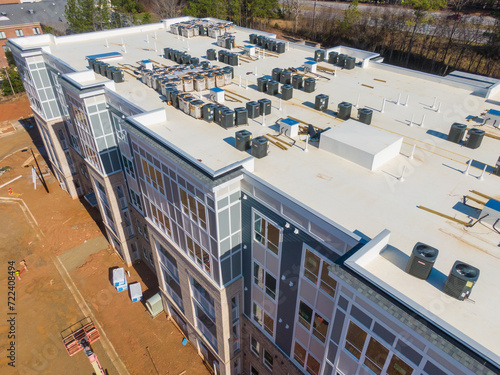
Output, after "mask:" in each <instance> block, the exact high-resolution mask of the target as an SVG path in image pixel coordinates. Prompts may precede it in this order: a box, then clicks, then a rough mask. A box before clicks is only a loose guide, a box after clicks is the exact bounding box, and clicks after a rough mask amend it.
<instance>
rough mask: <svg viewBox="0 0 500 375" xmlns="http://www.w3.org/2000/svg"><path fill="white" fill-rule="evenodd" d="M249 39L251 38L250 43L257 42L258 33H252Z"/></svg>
mask: <svg viewBox="0 0 500 375" xmlns="http://www.w3.org/2000/svg"><path fill="white" fill-rule="evenodd" d="M248 39H249V40H250V43H252V44H257V34H250V35H249V36H248Z"/></svg>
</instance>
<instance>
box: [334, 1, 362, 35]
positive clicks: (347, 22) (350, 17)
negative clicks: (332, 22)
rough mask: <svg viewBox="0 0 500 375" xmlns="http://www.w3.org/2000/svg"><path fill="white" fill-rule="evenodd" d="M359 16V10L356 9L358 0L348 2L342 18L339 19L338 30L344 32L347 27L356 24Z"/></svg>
mask: <svg viewBox="0 0 500 375" xmlns="http://www.w3.org/2000/svg"><path fill="white" fill-rule="evenodd" d="M360 18H361V12H360V11H359V9H358V1H357V0H354V1H353V2H352V3H350V4H349V7H348V8H347V9H346V10H345V12H344V18H343V19H342V21H339V26H340V30H341V32H342V33H344V34H345V33H346V32H347V31H349V29H350V28H351V27H352V26H353V25H354V24H356V23H357V22H358V21H359V20H360Z"/></svg>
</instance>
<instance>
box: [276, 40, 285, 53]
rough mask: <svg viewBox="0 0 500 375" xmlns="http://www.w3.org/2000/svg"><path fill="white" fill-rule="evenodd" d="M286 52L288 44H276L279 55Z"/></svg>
mask: <svg viewBox="0 0 500 375" xmlns="http://www.w3.org/2000/svg"><path fill="white" fill-rule="evenodd" d="M285 50H286V44H285V43H283V42H279V43H276V52H278V53H285Z"/></svg>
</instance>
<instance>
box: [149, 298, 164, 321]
mask: <svg viewBox="0 0 500 375" xmlns="http://www.w3.org/2000/svg"><path fill="white" fill-rule="evenodd" d="M146 309H147V310H148V312H149V314H150V315H151V317H152V318H156V317H157V316H158V315H160V314H161V312H162V311H163V303H162V301H161V295H160V293H156V294H155V295H153V296H152V297H151V298H148V299H147V300H146Z"/></svg>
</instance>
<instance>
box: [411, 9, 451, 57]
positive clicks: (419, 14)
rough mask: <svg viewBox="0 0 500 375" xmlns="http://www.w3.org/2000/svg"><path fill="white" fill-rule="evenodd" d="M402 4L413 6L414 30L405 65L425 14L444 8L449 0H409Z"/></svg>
mask: <svg viewBox="0 0 500 375" xmlns="http://www.w3.org/2000/svg"><path fill="white" fill-rule="evenodd" d="M402 4H407V5H410V6H411V7H412V8H413V16H414V17H415V18H414V20H413V31H412V34H411V38H410V43H409V45H408V52H407V55H406V63H405V66H408V63H409V61H410V55H411V50H412V48H413V42H414V41H415V33H416V32H417V28H418V26H419V25H420V23H421V22H422V20H423V19H424V17H425V14H426V13H427V12H428V11H430V10H437V9H441V8H444V7H445V6H446V4H447V0H407V1H405V2H402Z"/></svg>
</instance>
